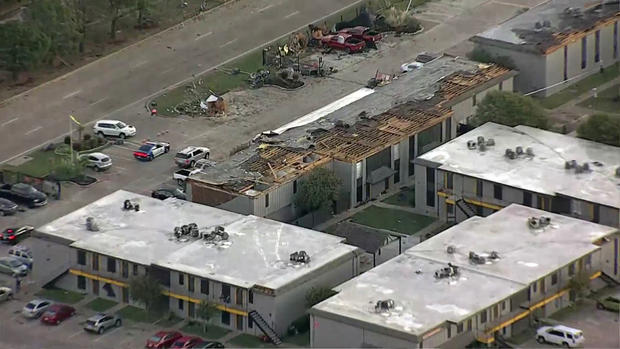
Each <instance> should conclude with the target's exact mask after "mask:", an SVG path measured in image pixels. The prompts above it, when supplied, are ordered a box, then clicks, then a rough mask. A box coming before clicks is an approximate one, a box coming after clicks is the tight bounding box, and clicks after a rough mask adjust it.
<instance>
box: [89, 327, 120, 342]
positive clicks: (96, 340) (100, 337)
mask: <svg viewBox="0 0 620 349" xmlns="http://www.w3.org/2000/svg"><path fill="white" fill-rule="evenodd" d="M119 329H120V327H116V328H113V329H112V330H110V331H106V332H105V333H103V334H100V335H99V336H98V337H97V339H95V340H94V341H93V342H99V341H100V340H101V339H102V338H103V337H105V336H107V335H109V334H110V333H113V332H116V331H117V330H119Z"/></svg>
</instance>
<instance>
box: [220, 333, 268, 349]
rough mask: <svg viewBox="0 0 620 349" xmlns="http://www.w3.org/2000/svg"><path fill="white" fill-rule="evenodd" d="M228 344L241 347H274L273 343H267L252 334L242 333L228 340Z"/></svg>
mask: <svg viewBox="0 0 620 349" xmlns="http://www.w3.org/2000/svg"><path fill="white" fill-rule="evenodd" d="M227 344H231V345H232V346H234V347H240V348H273V347H274V346H273V344H271V343H265V342H263V341H261V340H260V339H259V338H258V337H256V336H252V335H249V334H245V333H243V334H240V335H238V336H237V337H234V338H232V339H231V340H229V341H228V342H227Z"/></svg>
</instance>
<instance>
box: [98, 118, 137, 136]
mask: <svg viewBox="0 0 620 349" xmlns="http://www.w3.org/2000/svg"><path fill="white" fill-rule="evenodd" d="M93 133H94V134H96V135H98V136H100V137H104V136H112V137H119V138H121V139H125V138H126V137H132V136H135V135H136V128H135V127H133V126H131V125H127V124H126V123H124V122H122V121H118V120H99V121H97V122H96V123H95V125H94V126H93Z"/></svg>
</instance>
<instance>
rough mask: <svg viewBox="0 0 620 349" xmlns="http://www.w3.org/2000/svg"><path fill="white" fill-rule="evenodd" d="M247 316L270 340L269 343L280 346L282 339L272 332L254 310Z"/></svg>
mask: <svg viewBox="0 0 620 349" xmlns="http://www.w3.org/2000/svg"><path fill="white" fill-rule="evenodd" d="M248 316H249V317H250V318H252V321H254V323H255V324H256V326H258V328H260V330H261V331H263V333H264V334H265V335H266V336H267V337H268V338H269V339H270V340H271V343H273V344H274V345H276V346H277V345H280V344H282V339H280V337H279V336H278V334H277V333H276V331H274V330H273V329H272V328H271V327H270V326H269V324H267V322H266V321H265V319H263V317H262V316H260V314H259V313H258V312H257V311H256V310H252V311H251V312H249V313H248Z"/></svg>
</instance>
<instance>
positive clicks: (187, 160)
mask: <svg viewBox="0 0 620 349" xmlns="http://www.w3.org/2000/svg"><path fill="white" fill-rule="evenodd" d="M210 152H211V151H210V150H209V148H205V147H187V148H185V149H183V150H181V151H180V152H178V153H177V155H175V156H174V162H175V163H176V164H177V166H179V167H184V168H187V167H194V165H196V161H198V160H201V159H208V158H209V154H210Z"/></svg>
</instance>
